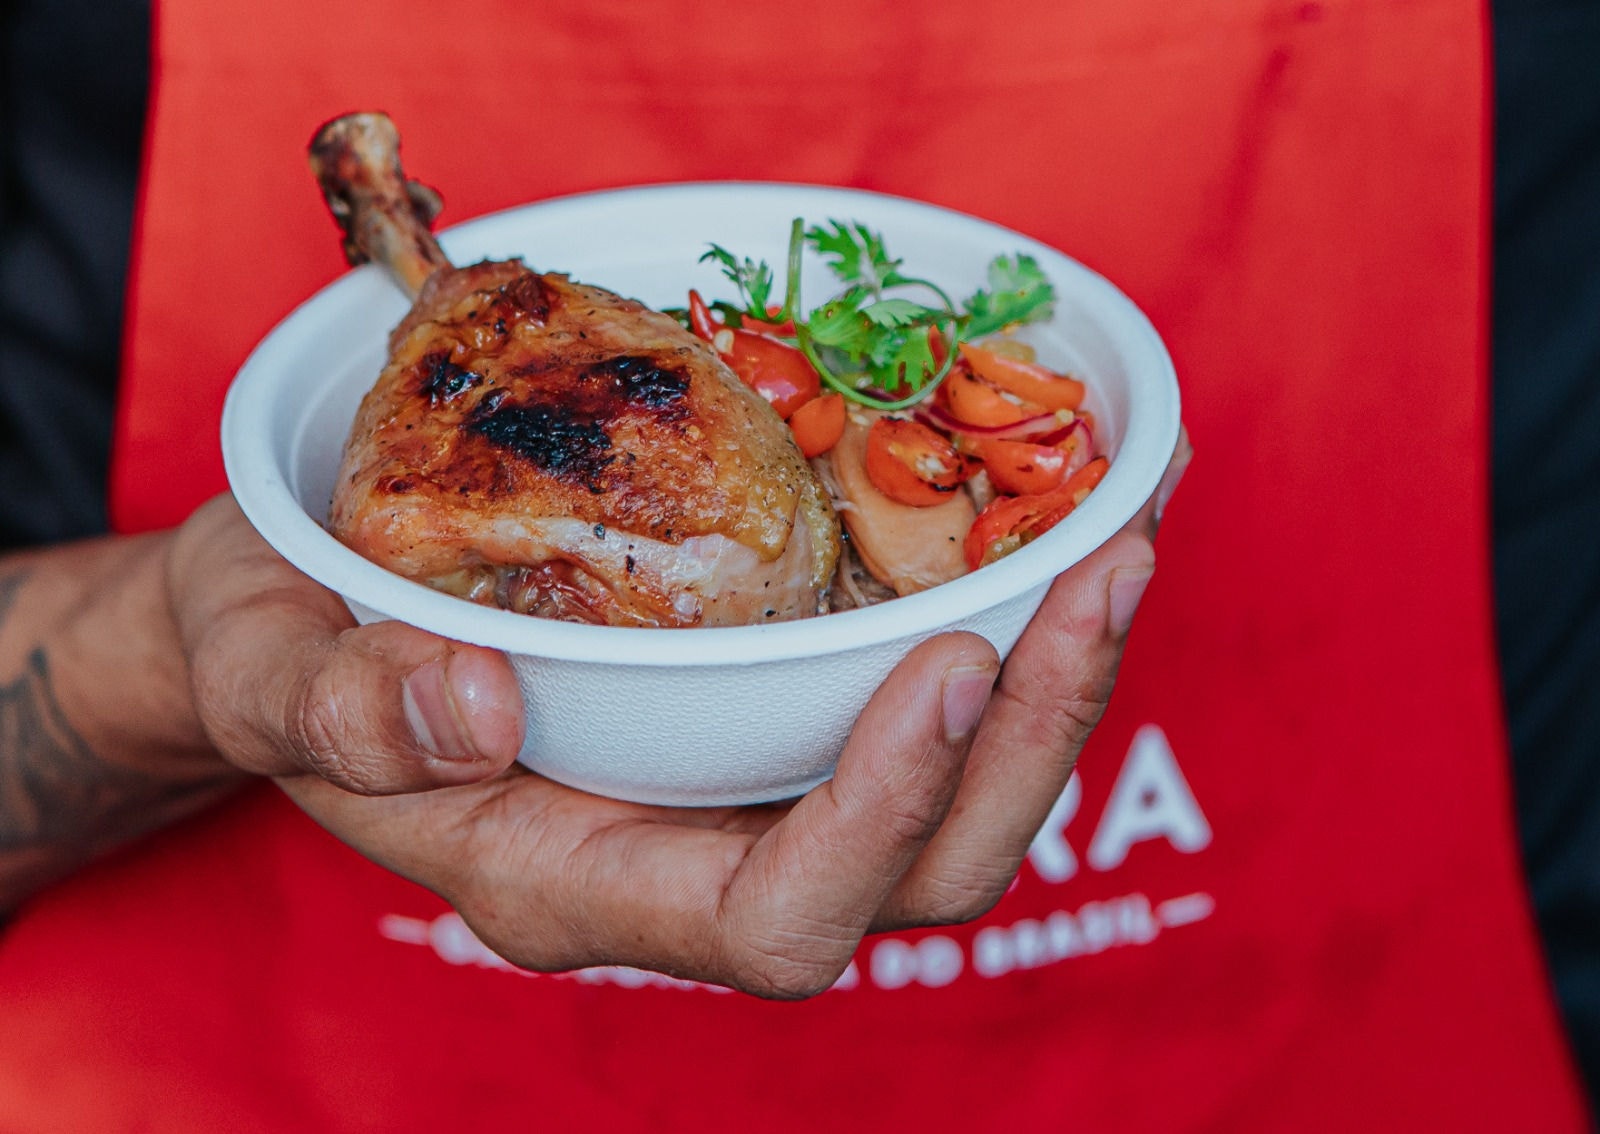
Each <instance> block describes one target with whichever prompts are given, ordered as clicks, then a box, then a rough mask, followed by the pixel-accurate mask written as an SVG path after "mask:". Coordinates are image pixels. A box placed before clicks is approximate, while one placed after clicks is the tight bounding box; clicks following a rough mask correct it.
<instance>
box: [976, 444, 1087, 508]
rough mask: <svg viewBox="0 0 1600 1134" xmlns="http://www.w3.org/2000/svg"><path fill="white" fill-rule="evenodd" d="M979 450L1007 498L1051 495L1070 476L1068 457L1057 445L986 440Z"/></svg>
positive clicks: (997, 487)
mask: <svg viewBox="0 0 1600 1134" xmlns="http://www.w3.org/2000/svg"><path fill="white" fill-rule="evenodd" d="M976 448H977V451H978V457H979V459H980V460H982V461H983V467H984V468H985V469H987V470H988V472H989V479H990V480H991V481H992V482H993V483H994V487H995V491H997V492H1002V493H1004V494H1005V495H1007V496H1033V495H1038V494H1039V493H1042V492H1049V491H1050V490H1051V489H1052V488H1054V487H1056V486H1057V485H1058V484H1060V483H1061V482H1062V481H1063V480H1065V479H1066V476H1067V460H1068V454H1067V453H1066V452H1064V451H1063V450H1061V449H1058V448H1056V447H1055V446H1053V445H1035V444H1033V443H1032V442H1029V441H1004V440H992V439H985V440H982V441H979V442H978V443H977V446H976Z"/></svg>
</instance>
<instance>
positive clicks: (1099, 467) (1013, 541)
mask: <svg viewBox="0 0 1600 1134" xmlns="http://www.w3.org/2000/svg"><path fill="white" fill-rule="evenodd" d="M1110 467H1111V466H1110V464H1109V462H1107V460H1106V459H1105V458H1104V457H1096V458H1095V459H1094V460H1092V461H1090V462H1089V463H1088V464H1087V465H1084V466H1083V468H1081V469H1079V470H1078V471H1077V472H1075V473H1073V474H1072V475H1071V476H1070V477H1068V478H1067V480H1066V483H1064V484H1063V485H1061V487H1060V488H1056V489H1053V490H1051V491H1050V492H1046V493H1043V494H1042V495H1038V496H1001V497H998V498H997V499H995V500H993V501H991V502H990V504H989V506H988V507H987V508H985V509H984V510H983V511H981V512H979V513H978V518H977V519H976V520H974V521H972V527H971V528H969V529H968V531H967V539H966V542H965V544H964V545H963V546H962V551H963V552H964V553H965V555H966V559H967V567H968V568H969V569H971V570H973V571H976V570H977V569H978V568H979V567H986V566H988V565H989V564H990V563H993V562H994V561H995V560H996V559H999V558H1001V557H1003V556H1006V555H1010V554H1011V553H1012V552H1013V551H1015V550H1017V548H1019V547H1021V546H1022V545H1023V544H1025V543H1029V542H1031V541H1032V540H1035V539H1037V538H1038V537H1039V536H1042V535H1043V534H1044V533H1045V532H1047V531H1049V530H1050V529H1051V528H1053V527H1055V526H1056V525H1057V524H1059V523H1060V522H1061V521H1062V520H1063V519H1065V518H1066V516H1067V515H1068V513H1070V512H1071V511H1072V510H1073V509H1074V508H1076V507H1077V506H1078V505H1079V504H1081V503H1083V501H1084V498H1085V497H1087V496H1088V495H1089V493H1090V492H1092V491H1093V490H1094V486H1095V485H1097V484H1099V483H1100V480H1101V478H1102V477H1104V476H1105V475H1106V469H1108V468H1110Z"/></svg>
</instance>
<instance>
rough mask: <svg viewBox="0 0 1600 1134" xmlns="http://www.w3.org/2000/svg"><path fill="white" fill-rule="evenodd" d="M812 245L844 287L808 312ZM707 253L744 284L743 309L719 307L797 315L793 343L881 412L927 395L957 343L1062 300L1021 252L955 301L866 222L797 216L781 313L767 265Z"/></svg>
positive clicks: (783, 317)
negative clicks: (803, 278) (807, 257)
mask: <svg viewBox="0 0 1600 1134" xmlns="http://www.w3.org/2000/svg"><path fill="white" fill-rule="evenodd" d="M806 248H810V249H811V250H812V251H813V252H815V253H817V254H818V255H819V256H821V257H822V259H823V262H824V263H826V264H827V265H828V268H829V269H830V270H831V271H832V273H833V275H834V276H835V277H836V278H837V279H838V280H839V281H840V283H842V284H844V285H845V289H844V290H843V291H842V292H840V293H839V294H838V295H835V296H833V297H832V298H831V299H828V300H827V301H825V302H824V303H822V304H821V305H820V306H818V307H816V308H815V309H813V310H812V311H811V312H810V313H809V314H802V311H803V304H802V300H801V295H800V266H801V261H802V258H803V254H804V251H805V249H806ZM700 259H701V262H706V261H712V262H715V263H716V264H717V265H718V266H720V267H721V269H722V274H723V275H725V276H726V277H727V278H728V279H729V280H730V281H731V282H732V283H733V285H734V286H735V288H737V289H738V293H739V303H738V304H737V305H734V304H727V303H719V304H718V305H717V306H719V307H721V308H722V309H723V310H724V311H725V312H730V313H732V314H734V315H736V316H739V317H740V318H743V317H745V316H749V317H751V318H755V319H759V320H762V321H763V322H784V321H788V320H792V321H793V323H794V339H795V345H796V346H798V347H799V348H800V350H801V351H802V352H804V353H805V355H806V357H807V358H808V359H810V361H811V364H812V365H813V366H815V367H816V368H817V373H818V374H820V375H821V377H822V380H823V381H824V382H825V383H826V384H827V385H828V386H830V387H832V388H833V389H835V390H837V391H839V393H841V394H843V395H844V396H845V397H847V398H850V399H851V400H853V401H857V402H860V403H862V404H864V405H869V406H872V407H874V408H876V409H903V408H905V407H906V406H909V405H913V404H915V403H917V402H920V401H922V400H923V399H924V398H926V397H928V395H930V394H932V393H933V391H934V389H935V388H937V386H938V385H939V383H940V382H942V381H943V380H944V378H945V376H946V375H947V374H948V373H949V372H950V367H951V365H952V364H953V363H954V361H955V357H956V344H957V343H959V342H961V341H963V340H966V339H973V338H978V337H980V336H983V335H990V334H994V333H995V332H997V331H1001V330H1004V329H1005V328H1007V327H1012V326H1017V325H1020V324H1023V323H1031V322H1036V321H1038V320H1041V319H1045V318H1048V317H1049V314H1050V311H1051V309H1052V307H1053V305H1054V302H1055V289H1054V287H1052V286H1051V283H1050V281H1049V279H1048V278H1047V277H1046V276H1045V274H1044V272H1043V271H1042V270H1041V269H1040V267H1039V264H1038V262H1037V261H1036V260H1034V258H1033V257H1031V256H1028V255H1025V254H1021V253H1019V254H1017V255H1015V256H997V257H995V259H994V260H993V261H992V262H991V263H990V264H989V268H988V273H987V280H986V283H987V285H988V286H987V288H986V289H984V288H980V289H979V290H977V291H976V292H974V293H973V294H972V295H971V296H970V297H969V298H967V299H966V300H965V301H964V302H963V303H961V304H960V305H959V306H958V305H957V304H956V303H954V302H953V301H952V300H951V298H950V296H949V295H948V294H947V293H946V292H945V291H944V289H942V288H940V287H939V286H938V285H937V284H935V283H933V282H932V281H931V280H927V279H923V278H921V277H918V276H913V275H909V274H907V273H906V272H905V271H904V268H903V262H902V261H901V260H898V259H896V258H894V257H893V256H891V255H890V254H889V251H888V248H887V247H886V246H885V244H884V240H883V237H882V235H881V234H879V233H876V232H874V231H872V230H871V229H869V228H868V227H867V226H866V225H864V224H861V223H859V222H846V221H839V220H830V221H829V222H828V223H827V224H826V225H813V226H812V227H810V228H807V227H805V224H804V222H803V221H802V220H800V219H799V218H796V220H795V221H794V223H793V225H792V226H791V228H790V236H789V256H788V263H787V271H786V273H785V280H784V283H785V290H784V299H783V304H782V305H781V307H780V308H778V314H777V315H776V317H774V315H773V308H774V304H773V302H772V299H773V295H772V292H773V286H774V284H775V282H776V278H775V275H774V273H773V270H772V268H771V266H770V265H768V264H767V263H766V261H764V260H751V259H749V258H748V257H745V258H740V257H738V256H735V255H734V254H733V253H731V252H729V251H728V250H727V249H725V248H723V247H721V246H720V245H716V244H713V245H711V247H710V250H709V251H708V252H706V253H705V255H703V256H701V257H700ZM906 291H911V292H912V293H913V294H917V293H920V295H919V298H918V299H912V298H908V297H907V296H906V295H905V294H903V293H904V292H906ZM891 293H894V294H891ZM924 299H925V300H927V302H923V301H922V300H924ZM935 342H937V343H938V344H939V349H938V350H937V351H936V350H935V346H934V344H935Z"/></svg>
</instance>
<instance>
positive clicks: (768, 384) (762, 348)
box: [714, 327, 822, 421]
mask: <svg viewBox="0 0 1600 1134" xmlns="http://www.w3.org/2000/svg"><path fill="white" fill-rule="evenodd" d="M714 341H715V344H716V347H717V350H718V351H719V352H720V353H721V355H722V359H723V361H724V362H726V363H727V364H728V365H729V366H730V367H732V368H733V372H734V373H735V374H737V375H738V376H739V377H740V378H741V379H743V380H744V383H745V385H747V386H751V387H754V389H755V391H756V393H758V394H760V395H761V396H762V397H763V398H766V399H767V401H769V402H771V403H772V408H773V409H775V410H777V411H778V416H779V417H781V418H783V419H784V420H785V421H788V420H789V418H790V417H791V416H793V414H794V411H795V410H797V409H799V408H800V407H801V406H803V405H805V404H806V403H807V402H809V401H810V400H811V399H812V398H814V397H816V396H817V395H818V394H820V393H821V392H822V379H820V378H818V377H817V371H816V368H815V367H813V366H812V365H811V363H810V361H809V360H808V359H807V358H806V356H805V355H803V354H801V353H800V352H799V351H798V350H796V349H795V348H794V347H792V346H790V345H789V344H788V343H783V342H779V341H778V340H777V339H774V338H771V337H770V336H768V335H759V334H757V333H756V332H754V331H744V330H737V329H730V328H728V327H722V328H719V329H718V331H717V334H716V338H715V340H714ZM724 343H726V344H727V345H726V346H724V345H723V344H724Z"/></svg>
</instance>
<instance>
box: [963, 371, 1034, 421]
mask: <svg viewBox="0 0 1600 1134" xmlns="http://www.w3.org/2000/svg"><path fill="white" fill-rule="evenodd" d="M939 401H940V404H942V405H943V406H944V408H945V412H947V413H948V414H949V415H950V416H951V417H953V418H955V419H956V420H957V421H964V422H966V423H967V424H968V425H976V426H980V427H983V428H993V427H995V426H1000V425H1014V424H1015V423H1017V422H1019V421H1022V420H1023V419H1024V418H1029V417H1037V416H1038V415H1039V414H1041V413H1043V412H1044V409H1043V407H1040V406H1028V405H1019V404H1017V402H1016V401H1014V400H1012V399H1011V398H1008V397H1006V396H1005V395H1004V394H1003V393H1001V392H1000V390H999V389H998V388H997V387H996V386H994V385H992V384H991V383H989V382H985V381H984V380H983V379H982V378H979V377H977V376H976V375H974V374H973V373H972V371H971V370H969V369H968V368H967V367H965V366H956V367H954V368H952V369H951V371H950V373H949V375H948V376H947V377H946V378H945V380H944V382H943V383H942V384H941V385H940V387H939Z"/></svg>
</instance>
